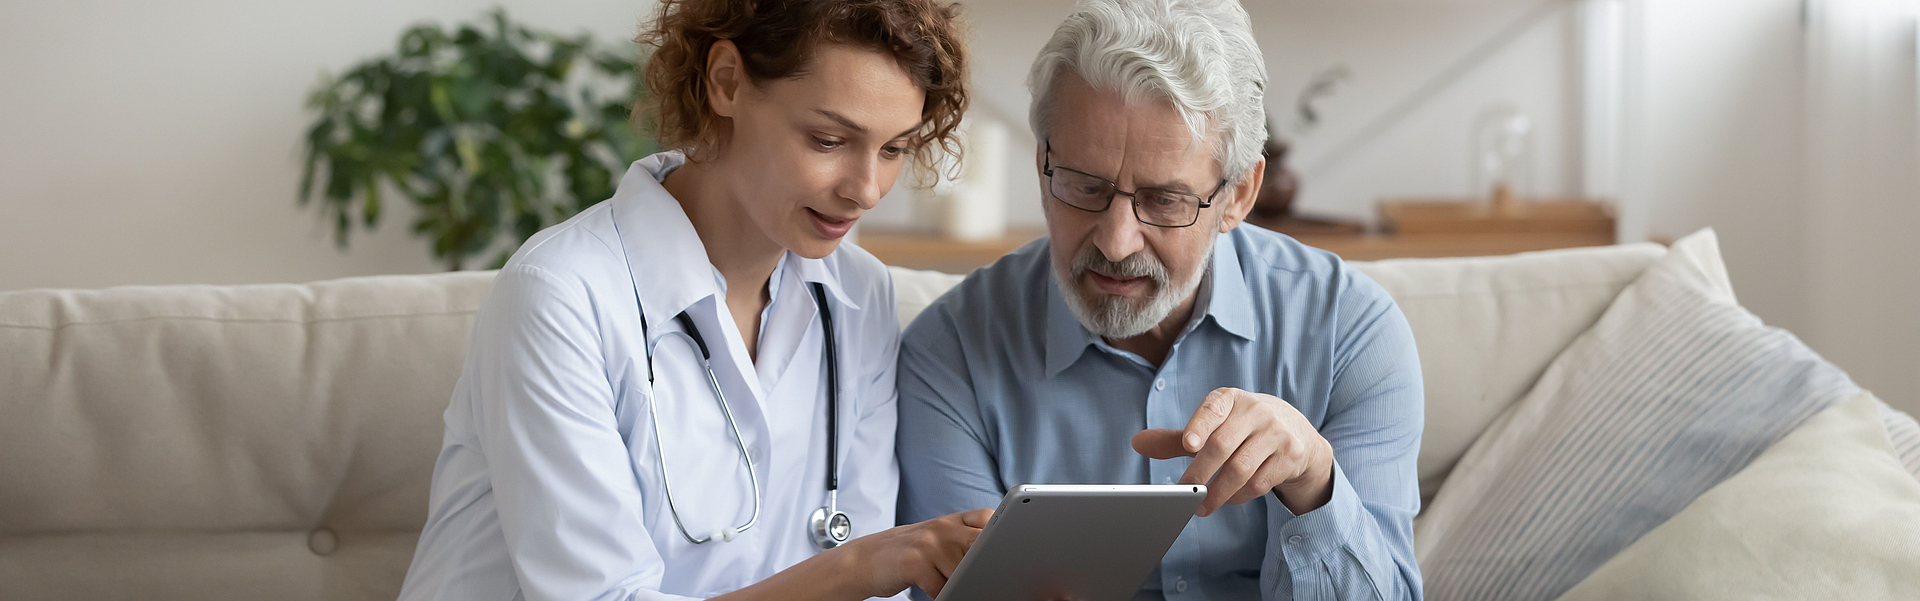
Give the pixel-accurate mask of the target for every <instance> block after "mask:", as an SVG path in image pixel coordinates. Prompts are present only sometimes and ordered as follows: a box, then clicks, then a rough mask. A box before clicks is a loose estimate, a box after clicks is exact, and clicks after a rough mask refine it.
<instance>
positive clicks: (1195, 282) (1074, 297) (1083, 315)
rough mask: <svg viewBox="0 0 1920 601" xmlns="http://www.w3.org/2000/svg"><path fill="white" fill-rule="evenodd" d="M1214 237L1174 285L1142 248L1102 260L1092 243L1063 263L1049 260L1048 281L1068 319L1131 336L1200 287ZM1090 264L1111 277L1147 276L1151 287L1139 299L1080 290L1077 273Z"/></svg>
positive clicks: (1162, 318) (1119, 335) (1149, 326)
mask: <svg viewBox="0 0 1920 601" xmlns="http://www.w3.org/2000/svg"><path fill="white" fill-rule="evenodd" d="M1217 237H1218V234H1216V235H1214V236H1210V237H1208V238H1207V251H1206V253H1205V254H1202V255H1201V256H1202V257H1205V258H1204V259H1202V261H1201V268H1200V269H1196V270H1194V272H1193V273H1190V274H1187V277H1186V278H1184V279H1183V280H1181V281H1180V282H1177V283H1174V282H1171V279H1172V278H1171V276H1169V275H1168V274H1167V266H1166V265H1165V264H1162V263H1161V262H1160V260H1159V259H1158V258H1155V257H1154V256H1152V255H1149V254H1147V253H1146V252H1137V253H1134V254H1132V255H1128V256H1127V257H1126V258H1124V259H1121V260H1119V261H1118V262H1115V261H1109V260H1107V258H1106V256H1104V255H1102V254H1101V253H1100V250H1099V249H1098V248H1095V247H1094V246H1093V245H1092V244H1088V245H1086V246H1083V247H1081V248H1080V250H1079V252H1076V253H1074V255H1073V260H1072V261H1070V262H1068V263H1065V264H1062V263H1061V262H1059V261H1054V262H1053V266H1054V269H1053V281H1054V283H1055V284H1056V285H1058V286H1059V288H1060V296H1061V297H1062V298H1065V299H1066V301H1067V308H1068V309H1070V310H1072V311H1073V316H1074V318H1075V319H1078V320H1080V325H1082V326H1084V327H1086V328H1087V330H1088V331H1091V332H1093V333H1094V334H1097V335H1100V336H1102V337H1105V338H1109V339H1114V340H1119V339H1126V338H1132V337H1134V336H1139V335H1141V334H1145V333H1147V330H1150V329H1153V326H1156V325H1159V324H1160V322H1162V321H1166V319H1167V315H1169V314H1171V313H1173V309H1174V308H1175V307H1178V306H1180V303H1181V302H1182V301H1185V300H1187V299H1188V298H1192V297H1193V293H1194V291H1195V290H1198V289H1199V288H1200V281H1201V280H1204V279H1206V278H1205V277H1204V276H1205V275H1206V273H1207V271H1208V270H1210V269H1212V268H1213V243H1214V240H1215V239H1216V238H1217ZM1096 267H1097V268H1099V271H1100V272H1101V273H1104V274H1107V275H1111V276H1116V277H1145V278H1148V279H1151V280H1153V289H1152V291H1150V292H1148V293H1147V298H1145V299H1143V300H1133V299H1129V298H1126V297H1123V296H1117V295H1111V294H1092V295H1088V294H1084V293H1083V292H1082V291H1081V290H1080V276H1082V275H1085V274H1086V272H1087V271H1088V270H1089V269H1091V268H1096ZM1170 284H1171V285H1170Z"/></svg>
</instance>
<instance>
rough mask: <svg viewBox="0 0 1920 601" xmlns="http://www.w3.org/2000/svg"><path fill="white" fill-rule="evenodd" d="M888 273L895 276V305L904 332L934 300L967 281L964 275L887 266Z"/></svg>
mask: <svg viewBox="0 0 1920 601" xmlns="http://www.w3.org/2000/svg"><path fill="white" fill-rule="evenodd" d="M887 271H888V272H889V273H890V274H892V275H893V296H894V303H895V305H896V307H897V309H896V312H897V313H898V315H899V317H900V329H903V330H904V329H906V328H907V324H910V323H913V318H914V317H916V316H918V315H920V312H921V311H924V310H926V308H927V305H931V304H933V299H936V298H940V295H941V294H945V293H946V292H947V289H948V288H952V287H954V286H955V285H958V284H959V283H960V280H964V279H967V276H963V275H953V274H951V273H941V272H938V271H927V270H925V269H908V268H905V267H895V266H891V265H889V266H887Z"/></svg>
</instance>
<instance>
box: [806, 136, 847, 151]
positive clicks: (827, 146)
mask: <svg viewBox="0 0 1920 601" xmlns="http://www.w3.org/2000/svg"><path fill="white" fill-rule="evenodd" d="M813 144H814V145H815V146H819V147H820V149H821V150H833V149H835V148H839V147H840V146H841V145H844V144H846V142H841V141H839V140H828V139H826V138H814V139H813Z"/></svg>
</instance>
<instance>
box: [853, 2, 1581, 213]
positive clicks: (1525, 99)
mask: <svg viewBox="0 0 1920 601" xmlns="http://www.w3.org/2000/svg"><path fill="white" fill-rule="evenodd" d="M1244 4H1245V5H1246V7H1247V10H1248V13H1249V15H1250V16H1252V18H1253V24H1254V35H1255V37H1256V38H1257V39H1258V40H1259V42H1260V48H1261V51H1262V52H1263V54H1264V55H1265V57H1266V60H1267V70H1268V78H1269V85H1270V87H1269V90H1268V93H1267V109H1268V112H1269V116H1270V118H1271V119H1272V120H1273V121H1274V122H1275V123H1276V124H1277V125H1279V126H1281V127H1289V126H1290V125H1291V124H1292V123H1293V120H1294V115H1295V110H1294V102H1295V98H1296V97H1297V96H1298V95H1299V93H1300V91H1301V89H1302V88H1304V87H1305V86H1306V85H1307V82H1308V81H1309V79H1310V78H1311V77H1312V76H1313V75H1314V74H1315V73H1317V72H1319V71H1321V70H1324V69H1327V68H1330V67H1333V66H1335V65H1345V66H1347V67H1348V68H1349V69H1350V70H1351V71H1352V73H1353V77H1352V78H1351V79H1350V80H1349V81H1348V83H1347V84H1346V85H1344V86H1342V87H1341V88H1340V89H1339V90H1338V91H1337V92H1336V93H1335V94H1334V95H1332V96H1330V97H1328V98H1327V99H1325V100H1324V101H1322V102H1320V103H1319V104H1318V105H1317V106H1318V108H1320V109H1321V110H1322V111H1323V115H1322V119H1323V121H1322V122H1321V123H1320V124H1319V125H1318V126H1316V127H1315V128H1314V129H1312V130H1310V131H1308V132H1306V133H1305V135H1292V136H1290V137H1292V138H1293V142H1294V152H1293V156H1292V157H1291V158H1290V159H1289V164H1290V165H1292V166H1293V168H1294V170H1295V172H1296V173H1298V174H1299V175H1300V178H1301V181H1302V186H1301V192H1300V197H1299V198H1298V199H1297V200H1296V206H1297V207H1298V208H1299V210H1300V211H1302V212H1307V213H1313V214H1318V215H1332V216H1340V217H1347V218H1355V219H1363V220H1371V219H1372V218H1373V217H1374V215H1373V206H1374V201H1376V200H1377V199H1379V198H1380V197H1382V196H1408V195H1411V196H1435V195H1464V194H1467V193H1469V190H1468V188H1469V185H1468V181H1469V177H1468V175H1469V167H1470V165H1469V163H1468V158H1467V157H1468V154H1467V153H1468V152H1469V151H1470V149H1471V147H1472V146H1471V143H1470V133H1471V129H1472V124H1473V120H1474V119H1475V118H1476V117H1477V116H1478V115H1479V114H1480V112H1481V111H1482V110H1484V109H1486V108H1487V107H1489V106H1492V105H1495V104H1509V105H1513V106H1516V107H1518V108H1520V109H1521V110H1523V111H1524V112H1526V113H1527V114H1528V115H1529V116H1530V117H1531V118H1532V119H1533V120H1534V122H1535V127H1536V128H1537V130H1538V137H1537V138H1536V140H1535V141H1536V155H1535V159H1536V167H1535V172H1534V175H1535V177H1534V190H1535V191H1537V192H1538V193H1540V194H1548V195H1552V194H1573V193H1575V192H1577V191H1578V189H1579V182H1580V180H1579V176H1580V174H1579V173H1578V171H1579V165H1580V155H1579V138H1578V135H1577V133H1578V131H1579V123H1578V121H1577V119H1578V117H1579V114H1578V109H1579V105H1578V103H1577V101H1578V92H1579V91H1578V89H1577V83H1578V82H1577V75H1578V73H1577V70H1576V66H1577V61H1578V56H1577V55H1576V53H1575V50H1576V48H1575V43H1576V37H1575V34H1576V32H1575V31H1574V17H1573V15H1574V11H1573V8H1572V7H1573V3H1572V2H1542V1H1541V0H1447V1H1442V2H1434V1H1416V0H1347V1H1343V2H1324V1H1318V0H1267V1H1259V2H1245V3H1244ZM963 5H964V6H965V7H966V14H967V16H968V18H969V19H970V21H971V25H972V45H971V47H970V51H971V52H972V53H973V57H974V59H975V60H974V63H973V66H974V74H973V79H974V84H975V86H974V94H975V101H976V106H978V107H980V108H981V110H982V111H983V112H984V113H985V114H986V115H987V116H988V117H989V118H999V119H1004V120H1007V121H1011V122H1012V123H1013V124H1014V125H1015V126H1016V129H1017V130H1018V131H1019V132H1022V135H1020V136H1016V138H1017V141H1016V144H1015V145H1016V146H1018V147H1020V148H1022V149H1024V148H1028V147H1030V146H1031V145H1033V144H1035V142H1034V139H1033V137H1032V134H1031V133H1030V132H1027V130H1026V119H1027V106H1028V103H1029V99H1030V96H1029V94H1028V93H1027V88H1026V76H1027V68H1028V67H1029V66H1030V65H1031V64H1032V62H1033V58H1034V56H1036V55H1037V54H1039V52H1040V47H1041V45H1043V44H1045V43H1046V40H1047V37H1048V36H1049V35H1051V34H1052V33H1053V29H1054V27H1055V26H1057V25H1058V24H1059V23H1060V21H1061V19H1063V18H1065V17H1066V15H1067V13H1068V12H1070V11H1071V9H1072V7H1073V2H1072V1H1071V0H970V1H967V2H965V3H964V4H963ZM1554 5H1558V6H1554ZM1542 6H1554V7H1553V8H1551V9H1550V10H1547V11H1546V13H1547V16H1546V18H1544V19H1541V20H1538V21H1528V22H1530V23H1532V26H1530V27H1526V28H1524V29H1523V30H1522V34H1521V35H1520V36H1519V37H1518V38H1517V39H1515V40H1514V41H1513V42H1512V43H1511V44H1508V45H1505V46H1502V47H1501V48H1500V49H1499V51H1498V52H1495V53H1493V54H1491V56H1490V57H1489V58H1487V59H1486V60H1484V61H1480V62H1477V63H1474V66H1473V68H1472V69H1469V70H1467V71H1466V72H1465V73H1464V75H1463V76H1461V77H1459V78H1457V79H1451V80H1448V83H1447V85H1444V86H1441V87H1439V88H1438V89H1437V93H1436V94H1434V95H1432V96H1431V97H1421V101H1420V102H1418V103H1417V105H1416V106H1415V108H1414V109H1413V110H1412V111H1409V112H1406V113H1405V114H1404V115H1403V116H1402V118H1400V119H1393V120H1389V119H1386V117H1387V116H1388V115H1393V114H1397V113H1395V111H1394V110H1393V109H1394V108H1395V107H1396V105H1399V104H1400V103H1402V102H1403V101H1405V100H1407V99H1408V98H1410V97H1414V96H1416V92H1418V91H1420V90H1421V89H1422V88H1423V86H1426V85H1427V84H1428V83H1429V82H1431V81H1433V80H1435V79H1436V76H1438V75H1440V74H1441V73H1442V72H1443V71H1445V70H1446V69H1447V68H1448V67H1449V66H1451V65H1453V64H1454V63H1456V62H1459V61H1460V60H1461V59H1462V58H1463V57H1466V56H1468V55H1469V54H1471V53H1472V51H1473V50H1474V49H1475V48H1476V47H1478V46H1480V45H1481V44H1483V43H1485V42H1487V41H1488V40H1489V39H1491V38H1494V37H1496V35H1497V34H1499V33H1500V32H1501V31H1502V30H1503V29H1506V28H1508V27H1509V26H1511V25H1512V24H1514V23H1516V22H1519V21H1522V20H1523V17H1524V16H1526V15H1528V14H1530V13H1533V12H1535V11H1538V10H1539V8H1540V7H1542ZM1379 125H1384V126H1385V127H1379V128H1376V127H1374V126H1379ZM1375 129H1377V130H1378V133H1377V135H1365V133H1366V132H1368V131H1372V130H1375ZM1001 160H1005V161H1007V163H1008V165H1007V167H1008V169H1009V173H1011V174H1012V176H1011V177H1010V178H1008V179H1009V182H1008V189H1007V197H1008V199H1009V201H1010V207H1009V219H1010V221H1011V222H1012V224H1013V225H1014V226H1016V227H1029V228H1039V227H1043V225H1044V220H1043V217H1042V216H1041V212H1040V202H1039V200H1040V197H1039V183H1038V179H1037V176H1036V175H1034V166H1033V157H1032V156H1030V155H1019V154H1017V153H1016V156H1011V157H1005V158H1003V159H1001ZM909 195H910V191H909V190H905V189H896V190H895V193H894V195H893V196H892V197H890V198H888V199H887V201H886V202H885V203H884V204H883V205H882V206H881V207H880V208H879V209H877V210H875V211H874V212H873V213H872V214H870V216H869V217H868V218H866V219H865V220H863V222H862V223H863V224H865V225H866V226H880V227H886V226H901V225H906V224H909V223H911V222H913V220H914V219H916V216H915V215H914V206H915V205H914V201H913V200H912V199H911V198H909V197H908V196H909Z"/></svg>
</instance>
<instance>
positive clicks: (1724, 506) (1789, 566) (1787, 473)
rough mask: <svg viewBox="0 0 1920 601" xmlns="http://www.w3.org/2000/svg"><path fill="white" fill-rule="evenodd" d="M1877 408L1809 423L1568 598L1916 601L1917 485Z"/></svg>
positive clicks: (1861, 402)
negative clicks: (1896, 452) (1891, 443)
mask: <svg viewBox="0 0 1920 601" xmlns="http://www.w3.org/2000/svg"><path fill="white" fill-rule="evenodd" d="M1879 406H1883V405H1881V404H1880V403H1879V402H1878V401H1877V400H1876V399H1874V398H1873V394H1872V393H1864V392H1863V393H1861V394H1860V395H1859V396H1856V397H1854V398H1853V399H1852V400H1849V401H1847V402H1844V403H1841V404H1840V405H1837V406H1835V407H1833V408H1831V409H1828V410H1826V411H1823V412H1821V413H1820V414H1819V415H1815V416H1813V418H1812V419H1808V420H1807V423H1806V424H1805V425H1802V426H1801V427H1800V429H1798V430H1794V431H1793V432H1792V433H1790V434H1788V435H1787V437H1786V438H1783V439H1781V440H1780V442H1778V443H1775V444H1774V445H1773V447H1771V448H1769V449H1767V451H1766V452H1765V453H1762V454H1761V455H1760V456H1759V457H1758V458H1755V459H1754V460H1753V463H1752V464H1750V465H1748V466H1747V468H1746V469H1744V470H1741V471H1740V473H1738V474H1734V475H1733V477H1731V478H1728V479H1727V480H1726V481H1725V482H1721V483H1720V485H1719V486H1715V487H1713V489H1712V490H1708V491H1707V492H1706V493H1705V494H1702V495H1700V498H1699V499H1696V500H1695V501H1694V502H1693V504H1692V505H1688V506H1687V508H1686V510H1685V511H1681V512H1680V514H1679V515H1676V516H1673V519H1670V520H1667V522H1666V523H1665V524H1661V525H1660V527H1658V528H1654V529H1653V531H1652V532H1648V533H1647V535H1646V536H1643V537H1640V540H1638V541H1636V542H1634V543H1633V546H1630V547H1627V549H1626V550H1625V551H1622V552H1620V554H1619V555H1616V556H1614V558H1613V559H1612V560H1610V561H1608V562H1607V563H1606V565H1603V566H1601V567H1600V569H1599V570H1596V571H1594V573H1593V575H1592V576H1589V577H1587V579H1586V580H1584V581H1582V582H1581V583H1580V584H1579V586H1575V587H1574V588H1573V590H1571V591H1568V592H1567V594H1566V595H1564V596H1562V597H1560V599H1561V601H1589V600H1591V601H1610V600H1612V599H1692V600H1695V601H1705V600H1717V599H1725V600H1727V601H1734V600H1746V599H1768V598H1771V599H1839V598H1845V599H1849V600H1853V601H1873V600H1880V599H1885V600H1889V601H1891V600H1894V599H1920V482H1916V481H1915V480H1914V479H1913V477H1912V475H1910V474H1908V473H1907V472H1906V470H1905V468H1904V467H1902V466H1901V465H1900V463H1899V462H1898V461H1895V460H1894V458H1893V455H1892V451H1893V449H1892V447H1890V446H1889V444H1888V440H1887V436H1886V430H1885V427H1884V425H1883V423H1882V422H1881V420H1880V415H1879V410H1878V407H1879Z"/></svg>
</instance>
